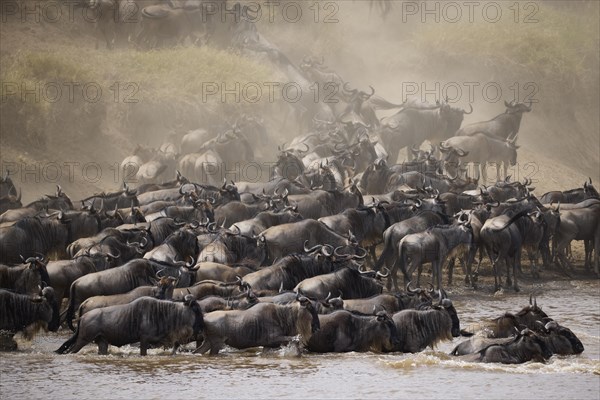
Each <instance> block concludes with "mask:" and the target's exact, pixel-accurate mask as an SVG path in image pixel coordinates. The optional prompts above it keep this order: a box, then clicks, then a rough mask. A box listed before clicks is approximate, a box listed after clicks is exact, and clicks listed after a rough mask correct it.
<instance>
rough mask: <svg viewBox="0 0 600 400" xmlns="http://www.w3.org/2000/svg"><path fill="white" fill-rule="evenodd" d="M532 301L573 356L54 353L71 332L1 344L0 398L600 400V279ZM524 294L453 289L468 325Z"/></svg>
mask: <svg viewBox="0 0 600 400" xmlns="http://www.w3.org/2000/svg"><path fill="white" fill-rule="evenodd" d="M536 290H537V293H538V294H537V302H538V305H539V306H541V307H542V309H543V310H544V311H545V312H546V313H547V314H548V315H549V316H550V317H552V318H554V319H555V320H556V321H558V322H559V323H560V324H562V325H564V326H567V327H569V328H570V329H571V330H572V331H573V332H574V333H575V334H576V335H577V336H578V337H579V338H580V339H581V341H582V342H583V345H584V346H585V351H584V352H583V353H582V354H581V355H579V356H553V357H552V358H551V359H550V360H549V361H548V362H547V363H545V364H541V363H526V364H522V365H500V364H478V363H469V362H463V361H458V360H457V359H455V358H453V357H452V356H449V355H448V353H449V352H450V351H451V350H452V349H453V347H454V346H455V345H456V344H458V343H459V342H460V341H461V340H464V339H461V338H457V339H454V341H452V342H446V343H442V344H440V345H439V346H438V347H437V348H436V349H435V350H431V349H428V350H426V351H424V352H422V353H419V354H373V353H362V354H359V353H348V354H329V355H317V354H306V355H302V356H301V357H296V356H294V354H293V353H294V352H293V351H291V349H281V350H275V351H271V352H268V353H263V352H261V351H260V350H259V349H253V350H250V351H237V350H233V349H226V350H224V351H223V352H222V354H220V355H219V356H216V357H209V356H200V355H194V354H190V353H180V354H177V355H175V356H170V355H169V351H167V350H161V349H154V350H151V351H150V352H149V355H148V356H147V357H141V356H139V349H138V348H136V347H135V346H125V347H122V348H116V347H110V348H109V353H110V355H108V356H99V355H97V346H96V345H93V344H92V345H88V346H86V347H84V348H83V349H82V350H81V352H80V353H79V354H70V355H63V356H59V355H56V354H54V353H53V350H56V349H57V348H58V347H59V346H60V345H61V344H62V342H63V341H64V340H66V339H67V338H68V337H69V336H70V335H69V332H67V331H64V330H61V331H59V332H58V333H56V334H52V333H50V334H40V335H38V336H37V337H36V338H35V339H34V340H33V341H31V342H27V341H24V340H22V339H19V340H18V342H19V346H20V350H19V351H18V352H13V353H0V357H1V360H0V398H2V399H33V398H40V397H43V398H51V399H63V400H64V399H74V398H76V399H164V398H175V399H221V398H226V399H238V398H246V399H254V398H260V399H263V398H298V399H299V398H302V399H307V398H323V399H340V398H344V399H346V398H359V399H368V398H373V399H396V398H412V399H414V398H430V399H436V398H444V399H455V398H456V399H545V400H546V399H600V281H598V280H588V281H558V282H547V283H544V284H542V285H540V286H539V287H538V289H536ZM528 296H529V294H525V293H521V294H515V293H505V294H501V295H496V296H493V295H490V294H478V293H473V292H470V293H465V292H463V293H461V292H460V290H459V291H458V292H456V293H454V295H451V298H452V299H454V304H455V306H456V309H457V310H458V313H459V317H460V318H461V326H462V327H463V328H467V329H468V328H469V325H471V324H476V323H478V322H481V321H482V320H486V319H490V318H493V317H497V316H499V315H501V314H502V313H504V312H505V311H511V312H517V311H519V310H520V309H521V308H522V307H523V306H525V305H527V304H528V301H529V299H528Z"/></svg>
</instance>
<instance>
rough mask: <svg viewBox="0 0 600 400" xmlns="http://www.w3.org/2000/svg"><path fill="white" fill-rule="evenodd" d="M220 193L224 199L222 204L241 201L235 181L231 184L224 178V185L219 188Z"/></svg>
mask: <svg viewBox="0 0 600 400" xmlns="http://www.w3.org/2000/svg"><path fill="white" fill-rule="evenodd" d="M219 193H220V194H221V198H222V199H223V200H224V201H223V202H222V204H224V203H228V202H230V201H240V193H239V192H238V188H237V186H236V185H235V182H233V181H231V184H228V183H227V180H226V179H223V185H222V186H221V188H220V189H219Z"/></svg>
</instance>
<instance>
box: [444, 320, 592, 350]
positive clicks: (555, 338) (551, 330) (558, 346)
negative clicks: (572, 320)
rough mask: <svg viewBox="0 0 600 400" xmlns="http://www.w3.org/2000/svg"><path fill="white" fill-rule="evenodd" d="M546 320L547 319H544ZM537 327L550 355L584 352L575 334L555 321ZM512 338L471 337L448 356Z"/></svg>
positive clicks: (507, 341) (517, 332)
mask: <svg viewBox="0 0 600 400" xmlns="http://www.w3.org/2000/svg"><path fill="white" fill-rule="evenodd" d="M544 320H547V318H544ZM538 325H539V326H538V327H537V329H536V330H535V332H536V333H537V335H538V337H539V338H540V339H541V340H542V341H543V342H544V343H545V344H546V346H547V347H548V348H549V350H550V351H551V352H552V354H561V355H567V354H579V353H582V352H583V350H584V347H583V344H582V343H581V341H580V340H579V338H577V336H575V334H574V333H573V332H572V331H571V330H570V329H569V328H566V327H564V326H561V325H559V324H558V323H557V322H556V321H553V320H550V321H549V322H547V323H546V324H545V325H544V323H543V322H538ZM514 333H515V335H518V334H519V330H518V329H516V328H515V331H514ZM514 339H515V338H514V336H510V337H507V338H486V337H485V336H482V335H477V336H473V337H472V338H470V339H469V340H465V341H464V342H461V343H459V344H458V345H457V346H456V347H455V348H454V350H452V352H451V353H450V354H452V355H455V356H461V355H465V354H472V353H478V352H480V351H482V350H483V349H485V348H486V347H488V346H491V345H503V344H506V343H509V342H511V341H513V340H514Z"/></svg>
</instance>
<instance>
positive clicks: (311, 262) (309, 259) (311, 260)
mask: <svg viewBox="0 0 600 400" xmlns="http://www.w3.org/2000/svg"><path fill="white" fill-rule="evenodd" d="M315 247H320V249H318V250H317V252H318V251H319V250H320V251H321V252H320V253H317V254H295V253H294V254H290V255H287V256H285V257H283V258H281V259H279V260H278V261H276V262H275V264H273V265H271V266H268V267H264V268H261V269H260V270H258V271H256V272H252V273H250V274H248V275H246V276H244V279H243V280H244V282H246V283H247V284H248V285H250V287H252V289H254V290H292V289H293V288H294V287H295V286H296V285H298V284H299V283H300V282H302V281H303V280H305V279H307V278H311V277H314V276H319V275H323V274H327V273H330V272H333V271H334V269H335V267H336V265H337V266H338V267H340V266H341V265H343V264H345V263H344V262H343V260H344V258H340V260H339V261H340V262H337V263H334V262H333V261H332V259H331V256H332V255H333V248H330V249H329V250H326V248H327V247H324V246H322V245H319V246H315ZM315 247H313V248H312V249H307V250H312V251H314V250H315ZM305 249H306V248H305ZM350 259H351V258H350ZM350 259H346V260H347V261H350Z"/></svg>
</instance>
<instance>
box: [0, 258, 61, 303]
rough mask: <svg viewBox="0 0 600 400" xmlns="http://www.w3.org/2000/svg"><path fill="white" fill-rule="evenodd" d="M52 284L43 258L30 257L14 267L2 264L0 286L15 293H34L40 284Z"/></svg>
mask: <svg viewBox="0 0 600 400" xmlns="http://www.w3.org/2000/svg"><path fill="white" fill-rule="evenodd" d="M44 284H45V285H50V276H49V275H48V270H47V269H46V263H45V261H44V259H43V258H36V257H29V258H28V259H27V260H23V264H21V265H17V266H14V267H7V266H6V265H0V288H3V289H8V290H11V291H13V292H15V293H21V294H34V293H37V292H38V291H39V288H40V286H43V285H44Z"/></svg>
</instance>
